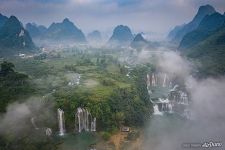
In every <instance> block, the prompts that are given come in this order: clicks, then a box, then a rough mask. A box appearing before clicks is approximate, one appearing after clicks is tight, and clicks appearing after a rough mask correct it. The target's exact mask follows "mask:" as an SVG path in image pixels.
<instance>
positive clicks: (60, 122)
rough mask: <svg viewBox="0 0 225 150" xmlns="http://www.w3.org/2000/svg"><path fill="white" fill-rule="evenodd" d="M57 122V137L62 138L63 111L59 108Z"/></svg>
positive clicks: (63, 128)
mask: <svg viewBox="0 0 225 150" xmlns="http://www.w3.org/2000/svg"><path fill="white" fill-rule="evenodd" d="M58 122H59V135H60V136H63V135H64V134H65V118H64V111H63V110H61V109H60V108H59V109H58Z"/></svg>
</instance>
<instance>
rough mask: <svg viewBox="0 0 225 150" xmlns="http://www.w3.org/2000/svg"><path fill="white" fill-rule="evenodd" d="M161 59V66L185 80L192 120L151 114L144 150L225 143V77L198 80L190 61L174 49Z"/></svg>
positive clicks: (159, 66) (158, 64)
mask: <svg viewBox="0 0 225 150" xmlns="http://www.w3.org/2000/svg"><path fill="white" fill-rule="evenodd" d="M158 60H159V61H157V67H158V68H160V69H161V70H162V71H164V72H167V73H170V74H176V76H177V77H178V78H179V77H180V78H182V79H183V80H184V81H185V84H186V90H187V91H188V93H189V94H190V95H189V96H190V99H191V100H190V108H189V109H190V112H191V113H190V118H189V119H183V118H179V116H177V117H175V118H174V117H173V116H152V118H151V120H150V122H149V124H148V125H147V127H146V129H145V131H146V132H145V138H144V146H143V149H145V150H149V149H153V150H164V149H166V150H180V149H186V148H188V149H196V147H198V148H202V147H201V146H202V145H203V144H204V143H205V142H208V143H209V142H219V143H222V144H224V142H225V140H224V139H225V134H224V131H225V116H224V114H225V109H224V106H225V90H224V89H225V78H217V79H214V78H206V79H201V80H198V79H195V78H194V77H192V69H193V68H192V67H191V65H190V64H191V63H190V62H189V61H187V60H186V59H184V58H182V57H181V56H180V55H179V54H178V53H176V52H174V51H172V52H169V51H167V52H165V53H164V54H162V55H161V56H160V57H159V59H158ZM190 144H192V147H191V146H190ZM194 144H195V146H196V147H194ZM212 148H215V147H212ZM220 148H221V147H220Z"/></svg>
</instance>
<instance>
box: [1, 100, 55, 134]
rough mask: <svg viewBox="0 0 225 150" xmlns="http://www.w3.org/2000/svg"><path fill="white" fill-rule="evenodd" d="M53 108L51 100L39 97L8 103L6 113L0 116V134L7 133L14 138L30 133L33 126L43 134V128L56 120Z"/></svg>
mask: <svg viewBox="0 0 225 150" xmlns="http://www.w3.org/2000/svg"><path fill="white" fill-rule="evenodd" d="M53 108H54V103H53V102H52V101H50V100H47V101H46V100H44V99H43V98H40V97H31V98H29V99H26V100H24V101H23V102H15V103H12V104H9V106H8V107H7V110H6V113H4V114H2V115H1V117H0V134H1V135H8V134H9V135H11V136H13V137H14V138H17V137H23V136H24V135H26V134H31V132H33V131H34V130H35V128H38V129H39V132H42V133H43V134H44V131H45V129H46V128H47V127H48V128H50V127H52V126H53V125H54V123H55V122H56V119H55V118H56V117H55V114H54V109H53ZM32 118H33V122H32V121H31V119H32ZM36 130H37V129H36Z"/></svg>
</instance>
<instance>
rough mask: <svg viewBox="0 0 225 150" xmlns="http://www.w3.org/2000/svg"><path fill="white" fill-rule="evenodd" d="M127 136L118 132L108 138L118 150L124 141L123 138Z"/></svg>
mask: <svg viewBox="0 0 225 150" xmlns="http://www.w3.org/2000/svg"><path fill="white" fill-rule="evenodd" d="M126 136H127V134H126V133H121V132H118V133H117V134H115V135H113V136H112V137H111V138H110V142H112V143H113V144H114V145H115V148H116V150H120V145H121V143H122V142H123V141H124V138H125V137H126Z"/></svg>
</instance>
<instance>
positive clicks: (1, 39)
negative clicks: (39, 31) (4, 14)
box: [0, 16, 36, 54]
mask: <svg viewBox="0 0 225 150" xmlns="http://www.w3.org/2000/svg"><path fill="white" fill-rule="evenodd" d="M35 49H36V47H35V45H34V43H33V41H32V39H31V37H30V35H29V33H28V31H27V30H25V29H24V27H23V25H22V24H21V22H20V21H19V20H18V19H17V18H16V17H15V16H11V17H10V18H9V19H8V20H7V21H6V22H5V23H4V25H3V26H2V28H0V53H1V54H4V53H6V54H7V53H12V54H16V53H19V52H34V51H35Z"/></svg>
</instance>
